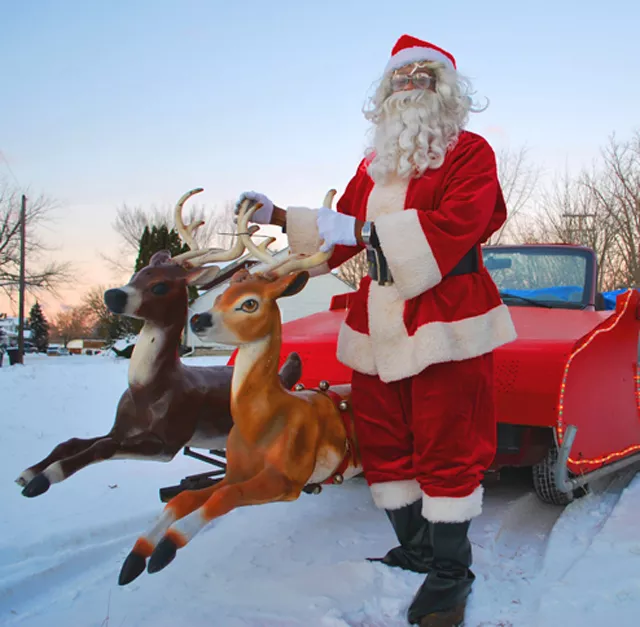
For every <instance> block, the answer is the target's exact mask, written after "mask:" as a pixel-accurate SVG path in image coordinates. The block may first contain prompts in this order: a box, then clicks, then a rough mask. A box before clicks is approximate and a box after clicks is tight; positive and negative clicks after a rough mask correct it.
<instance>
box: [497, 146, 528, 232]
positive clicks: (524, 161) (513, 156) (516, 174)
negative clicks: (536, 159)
mask: <svg viewBox="0 0 640 627" xmlns="http://www.w3.org/2000/svg"><path fill="white" fill-rule="evenodd" d="M496 162H497V167H498V179H499V180H500V187H501V188H502V193H503V195H504V199H505V203H506V205H507V220H506V222H505V223H504V224H503V225H502V227H501V228H500V229H499V230H498V231H497V232H496V233H494V234H493V235H492V236H491V238H490V239H489V242H488V243H489V244H500V243H501V242H502V241H503V240H504V239H506V238H507V237H513V229H514V224H517V223H518V222H519V218H520V217H521V216H522V214H523V211H524V210H525V209H526V207H527V205H528V204H529V202H530V201H531V198H532V197H533V194H534V192H535V190H536V187H537V185H538V181H539V179H540V168H538V167H536V166H534V165H533V164H532V163H531V162H530V160H529V151H528V149H527V148H520V149H519V150H512V149H509V148H505V149H502V150H500V151H499V152H498V153H497V154H496ZM516 228H517V227H516Z"/></svg>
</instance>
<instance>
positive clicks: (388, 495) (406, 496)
mask: <svg viewBox="0 0 640 627" xmlns="http://www.w3.org/2000/svg"><path fill="white" fill-rule="evenodd" d="M371 496H372V497H373V502H374V503H375V504H376V507H379V508H380V509H400V508H401V507H404V506H405V505H410V504H411V503H415V502H416V501H417V500H418V499H419V498H420V497H421V496H422V490H421V489H420V484H419V483H418V482H417V481H416V480H415V479H406V480H403V481H385V482H384V483H373V484H371Z"/></svg>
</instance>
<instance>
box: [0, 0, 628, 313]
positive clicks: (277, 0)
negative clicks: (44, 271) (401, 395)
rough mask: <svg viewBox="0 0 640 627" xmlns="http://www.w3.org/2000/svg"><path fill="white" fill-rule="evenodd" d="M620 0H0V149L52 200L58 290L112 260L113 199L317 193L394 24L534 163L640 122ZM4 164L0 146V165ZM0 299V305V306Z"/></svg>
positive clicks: (212, 203) (582, 160)
mask: <svg viewBox="0 0 640 627" xmlns="http://www.w3.org/2000/svg"><path fill="white" fill-rule="evenodd" d="M638 4H640V3H636V2H631V0H627V1H626V2H623V1H621V0H610V1H609V2H596V1H593V0H587V1H584V0H583V1H582V2H578V1H574V0H556V1H555V2H551V1H549V0H539V1H537V2H533V3H517V2H506V1H494V2H491V1H486V2H483V3H479V2H470V1H466V0H465V1H462V0H459V1H458V2H456V3H445V2H439V3H435V2H430V1H427V0H421V1H417V0H416V1H414V0H396V1H394V2H389V1H388V0H387V1H386V2H382V1H378V0H370V1H368V2H365V1H361V0H325V1H323V2H311V1H302V0H298V1H297V2H296V1H294V0H289V1H285V0H272V1H269V2H267V1H264V2H263V1H258V0H252V1H246V0H244V1H243V0H237V1H234V2H222V1H218V0H210V1H208V2H205V1H195V0H181V1H177V0H175V1H168V0H126V1H125V0H119V1H112V2H86V1H83V2H81V1H79V0H57V1H54V0H30V1H28V2H14V3H9V2H3V3H0V59H1V61H0V63H1V64H2V72H1V74H2V88H3V90H2V91H3V94H2V98H1V99H0V150H1V151H2V153H3V155H4V156H5V157H6V159H7V161H8V162H9V164H10V166H11V169H12V170H13V172H14V173H15V176H16V177H17V179H18V180H19V182H20V184H21V185H23V186H28V187H29V188H30V189H31V190H33V191H34V192H45V193H47V194H49V195H51V196H52V197H54V198H55V199H57V201H58V203H59V209H58V210H57V212H56V222H55V224H53V225H52V227H51V230H50V232H49V233H48V237H49V238H50V239H51V241H52V242H56V243H57V244H59V246H60V251H59V253H58V254H59V255H60V257H61V258H65V259H69V260H71V261H73V262H74V263H76V264H77V266H78V268H79V270H80V271H81V274H80V276H79V283H80V284H79V286H76V288H75V289H74V290H73V291H70V292H67V293H66V295H65V298H68V299H69V302H71V301H73V299H74V298H75V297H76V295H77V294H78V293H79V292H81V291H82V290H83V289H85V288H86V287H88V286H90V285H91V283H93V282H95V283H101V284H104V283H109V282H111V283H113V282H114V281H115V280H116V278H115V277H113V276H112V275H110V274H109V272H108V270H107V268H106V267H104V265H103V264H102V263H101V262H100V259H99V256H98V253H99V252H105V253H110V252H113V251H115V248H116V246H117V237H116V235H115V234H114V233H113V231H112V229H111V223H112V222H113V219H114V215H115V209H116V207H118V206H119V205H121V204H123V203H127V204H142V205H145V206H149V205H151V204H156V205H163V204H169V203H173V202H175V200H176V199H177V198H178V197H179V196H180V195H181V194H182V193H183V192H184V191H185V190H187V189H189V188H191V187H196V186H202V187H204V188H205V192H204V194H202V195H201V201H202V202H205V203H206V204H207V206H208V207H210V208H211V210H212V211H214V210H215V208H216V207H222V206H223V204H224V202H225V201H227V200H230V199H233V198H235V197H237V195H238V194H239V193H240V192H242V191H244V190H245V189H257V190H260V191H263V192H265V193H267V194H269V195H270V196H271V197H272V198H273V199H274V200H275V201H276V202H277V203H279V204H283V205H286V204H310V205H317V204H318V203H319V202H320V201H321V199H322V198H323V196H324V193H325V191H326V190H327V189H328V188H330V187H336V188H337V189H339V190H342V189H343V188H344V186H345V185H346V183H347V182H348V180H349V178H350V176H351V175H352V173H353V170H354V168H355V166H356V164H357V162H358V160H359V159H360V157H361V154H362V150H363V147H364V145H365V133H366V131H367V124H366V121H365V120H364V119H363V117H362V113H361V109H362V105H363V103H364V101H365V97H366V95H367V94H368V93H370V88H371V85H372V83H373V82H374V81H376V80H377V79H378V78H379V76H380V73H381V71H382V69H383V67H384V65H385V63H386V62H387V59H388V56H389V53H390V50H391V47H392V46H393V44H394V43H395V41H396V40H397V38H398V37H399V36H400V35H402V34H403V33H409V34H412V35H414V36H416V37H420V38H423V39H427V40H430V41H432V42H433V43H435V44H437V45H439V46H442V47H444V48H447V49H448V50H450V51H451V52H452V53H453V54H454V55H455V57H456V59H457V61H458V67H459V69H460V71H461V72H463V73H464V74H466V75H468V76H469V77H471V78H472V80H473V81H474V85H475V87H476V90H477V92H478V96H479V97H480V98H484V97H487V98H489V99H490V107H489V109H488V110H487V111H485V112H484V113H481V114H478V115H475V116H473V117H472V121H471V125H470V128H471V130H474V131H476V132H479V133H481V134H483V135H485V137H486V138H487V139H488V140H489V141H490V143H491V144H492V145H493V146H494V147H495V148H496V149H499V148H501V147H507V146H511V147H513V148H515V149H517V148H519V147H521V146H527V147H529V149H530V155H531V158H532V159H533V160H534V161H535V163H536V164H537V165H540V166H542V167H543V168H544V169H545V171H546V172H547V173H553V172H554V171H561V170H563V169H564V167H565V165H566V164H568V165H569V166H570V167H572V168H577V167H579V166H581V165H587V164H589V163H590V162H591V161H592V160H593V159H594V158H595V157H596V156H597V153H598V149H599V147H600V146H602V145H603V144H604V143H605V142H606V141H607V138H608V136H609V135H610V134H611V133H612V132H614V131H615V132H616V133H617V134H618V135H620V136H621V137H625V136H628V135H629V134H630V133H631V132H632V131H633V130H635V129H636V128H638V127H639V126H640V124H639V119H638V118H639V116H638V102H639V101H640V82H639V81H638V80H637V77H638V61H637V59H638V56H639V55H638V43H637V41H638V40H637V25H638V24H639V23H640V8H638ZM2 175H5V176H8V177H10V174H8V171H7V168H6V166H5V164H4V163H3V162H2V159H0V176H2ZM1 309H2V307H1V305H0V310H1Z"/></svg>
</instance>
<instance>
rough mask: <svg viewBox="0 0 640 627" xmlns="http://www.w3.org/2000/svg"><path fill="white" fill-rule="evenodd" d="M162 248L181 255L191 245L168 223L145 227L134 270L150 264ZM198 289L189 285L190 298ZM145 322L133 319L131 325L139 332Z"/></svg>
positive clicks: (193, 296)
mask: <svg viewBox="0 0 640 627" xmlns="http://www.w3.org/2000/svg"><path fill="white" fill-rule="evenodd" d="M160 250H168V251H169V252H170V253H171V256H172V257H174V256H175V255H179V254H181V253H184V252H187V251H188V250H189V247H188V246H187V245H186V244H183V243H182V240H181V239H180V234H179V233H178V231H176V230H175V229H171V230H169V228H168V227H167V225H166V224H161V225H160V226H155V225H154V226H152V227H151V229H149V227H148V226H147V227H145V229H144V231H143V232H142V235H141V236H140V242H139V244H138V257H137V259H136V265H135V269H134V272H138V271H140V270H142V268H145V267H146V266H148V265H149V262H150V261H151V257H153V255H154V254H155V253H157V252H158V251H160ZM197 295H198V290H197V289H196V288H195V287H189V299H193V298H196V297H197ZM142 325H143V322H142V321H141V320H131V321H130V326H131V327H132V331H133V332H134V333H139V332H140V330H141V329H142Z"/></svg>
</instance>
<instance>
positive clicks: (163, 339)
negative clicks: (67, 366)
mask: <svg viewBox="0 0 640 627" xmlns="http://www.w3.org/2000/svg"><path fill="white" fill-rule="evenodd" d="M201 191H202V189H200V188H198V189H194V190H191V191H189V192H187V193H186V194H184V195H183V196H182V197H181V198H180V200H179V201H178V203H177V205H176V208H175V215H176V223H177V229H178V231H179V233H180V235H181V236H182V238H183V239H184V241H185V242H186V243H187V244H188V246H189V247H190V248H191V250H189V251H188V252H186V253H182V254H181V255H178V256H176V257H173V258H171V257H170V255H169V253H168V252H166V251H162V252H158V253H156V254H154V255H153V257H152V258H151V261H150V263H149V265H148V266H147V267H145V268H143V269H142V270H140V271H139V272H137V273H136V274H134V275H133V277H132V278H131V280H130V281H129V283H127V284H126V285H124V286H123V287H120V288H116V289H110V290H108V291H106V292H105V294H104V300H105V303H106V305H107V307H108V308H109V309H110V310H111V311H112V312H114V313H116V314H121V315H125V316H131V317H133V318H138V319H142V320H144V326H143V327H142V331H141V332H140V336H139V338H138V342H137V343H136V345H135V349H134V351H133V354H132V356H131V361H130V364H129V375H128V383H129V385H128V388H127V389H126V391H125V392H124V393H123V394H122V396H121V398H120V401H119V403H118V406H117V410H116V416H115V421H114V423H113V426H112V428H111V430H110V431H109V432H108V433H107V434H106V435H101V436H97V437H94V438H88V439H80V438H72V439H70V440H67V441H66V442H63V443H61V444H58V446H56V447H55V448H54V449H53V451H52V452H51V453H50V454H49V455H48V456H47V457H45V458H44V459H43V460H42V461H41V462H39V463H37V464H35V465H34V466H30V467H29V468H27V469H26V470H25V471H23V472H22V473H21V474H20V476H19V477H18V479H16V483H18V484H19V485H20V486H22V487H23V490H22V494H23V495H24V496H27V497H34V496H38V495H40V494H42V493H44V492H46V491H47V490H48V489H49V487H50V485H51V484H52V483H58V482H60V481H63V480H65V479H67V478H68V477H70V476H71V475H72V474H74V473H76V472H77V471H78V470H81V469H82V468H84V467H85V466H88V465H89V464H93V463H96V462H100V461H104V460H107V459H138V460H139V459H143V460H155V461H164V462H168V461H170V460H172V459H173V458H174V456H175V455H176V453H178V451H180V450H181V449H182V448H183V447H185V446H193V447H200V448H207V449H213V448H224V444H225V442H226V438H227V435H228V434H229V431H230V430H231V427H232V424H233V421H232V418H231V407H230V394H231V377H232V372H233V368H232V367H231V366H209V367H197V366H186V365H184V364H183V363H182V361H181V359H180V357H179V355H178V348H179V345H180V338H181V335H182V332H183V329H184V326H185V324H186V322H187V315H188V295H187V289H188V286H190V285H202V284H205V283H207V282H209V281H210V280H211V279H212V278H213V277H215V275H216V274H217V273H218V272H219V268H218V267H217V266H206V265H205V264H208V263H210V262H215V261H222V260H230V259H235V258H237V257H239V256H240V255H241V254H242V253H243V251H244V245H243V244H242V240H239V239H238V240H237V241H236V242H235V245H234V246H233V247H232V248H231V249H230V250H217V249H206V250H200V249H199V247H198V245H197V243H196V241H195V239H194V231H195V229H197V228H198V227H199V226H200V225H201V224H202V222H192V223H191V224H189V225H188V226H187V225H185V224H184V222H183V219H182V208H183V205H184V203H185V201H186V200H187V199H188V198H190V197H191V196H193V195H194V194H196V193H198V192H201ZM257 228H258V227H255V226H253V227H251V230H250V231H248V233H253V232H255V230H256V229H257ZM271 241H272V240H265V241H264V242H263V243H262V244H261V245H260V246H259V247H256V250H257V251H258V253H259V254H260V255H261V256H262V258H263V259H264V258H270V257H271V254H270V253H269V252H268V251H267V249H266V247H267V246H268V245H269V243H271ZM300 374H301V363H300V358H299V357H298V355H297V354H296V353H292V354H291V355H289V357H288V359H287V361H286V362H285V363H284V364H283V366H282V370H281V372H280V378H281V383H282V385H283V386H284V387H285V388H291V387H293V385H294V384H295V383H296V382H297V381H298V380H299V378H300Z"/></svg>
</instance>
